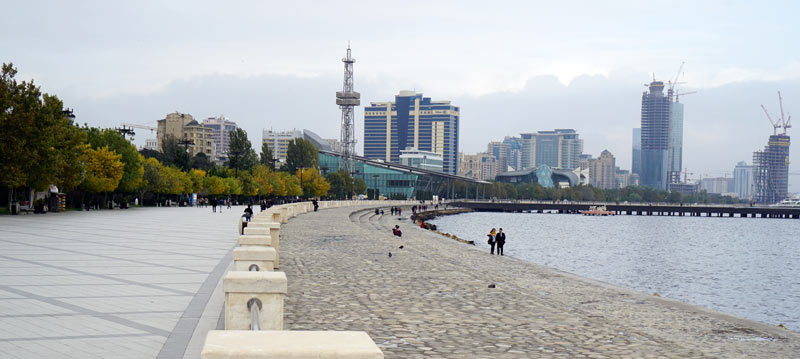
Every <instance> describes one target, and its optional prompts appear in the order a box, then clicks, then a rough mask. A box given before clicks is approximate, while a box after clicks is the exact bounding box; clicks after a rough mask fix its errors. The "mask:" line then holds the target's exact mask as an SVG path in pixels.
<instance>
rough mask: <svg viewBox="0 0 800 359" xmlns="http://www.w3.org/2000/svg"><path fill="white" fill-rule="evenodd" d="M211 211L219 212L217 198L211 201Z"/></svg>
mask: <svg viewBox="0 0 800 359" xmlns="http://www.w3.org/2000/svg"><path fill="white" fill-rule="evenodd" d="M211 212H217V200H213V201H211Z"/></svg>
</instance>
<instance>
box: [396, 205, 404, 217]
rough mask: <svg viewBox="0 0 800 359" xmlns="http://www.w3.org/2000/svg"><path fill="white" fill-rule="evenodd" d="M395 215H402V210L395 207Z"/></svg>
mask: <svg viewBox="0 0 800 359" xmlns="http://www.w3.org/2000/svg"><path fill="white" fill-rule="evenodd" d="M397 215H398V216H402V215H403V210H402V209H400V207H397Z"/></svg>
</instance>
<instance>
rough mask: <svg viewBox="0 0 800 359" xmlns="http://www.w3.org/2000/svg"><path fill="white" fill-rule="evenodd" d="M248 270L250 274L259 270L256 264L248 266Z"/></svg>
mask: <svg viewBox="0 0 800 359" xmlns="http://www.w3.org/2000/svg"><path fill="white" fill-rule="evenodd" d="M248 270H249V271H251V272H258V271H260V270H261V269H259V268H258V264H255V263H253V264H251V265H250V268H248Z"/></svg>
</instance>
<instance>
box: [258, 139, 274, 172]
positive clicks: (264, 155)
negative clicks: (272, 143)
mask: <svg viewBox="0 0 800 359" xmlns="http://www.w3.org/2000/svg"><path fill="white" fill-rule="evenodd" d="M259 162H260V163H261V164H262V165H264V166H270V168H275V154H273V153H272V149H271V148H270V147H269V146H268V145H267V143H266V142H264V143H262V144H261V158H260V160H259Z"/></svg>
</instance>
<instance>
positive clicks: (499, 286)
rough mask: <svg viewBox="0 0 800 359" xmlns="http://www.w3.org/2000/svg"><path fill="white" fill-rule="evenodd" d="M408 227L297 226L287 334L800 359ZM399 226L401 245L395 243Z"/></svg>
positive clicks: (711, 315) (339, 218)
mask: <svg viewBox="0 0 800 359" xmlns="http://www.w3.org/2000/svg"><path fill="white" fill-rule="evenodd" d="M371 208H374V207H371ZM331 223H333V224H331ZM410 223H411V222H410V221H409V219H408V218H407V217H406V218H399V217H397V216H391V215H384V216H380V215H378V216H376V215H374V214H372V213H370V210H369V209H368V208H364V209H360V210H356V209H349V210H333V211H332V212H328V213H324V212H321V213H315V214H306V215H303V216H301V217H298V220H297V221H290V222H289V224H288V225H287V228H286V236H287V237H286V238H287V240H286V241H285V242H284V241H282V247H283V249H282V250H283V253H284V254H285V256H286V258H288V260H287V266H286V267H285V268H282V270H285V271H286V273H287V276H289V277H290V282H289V283H290V285H289V291H290V293H303V295H291V294H290V295H289V296H287V302H286V311H287V322H286V329H293V330H311V329H313V330H323V329H337V330H366V331H367V332H368V333H369V334H370V336H371V337H372V338H373V340H375V342H376V343H378V345H379V346H380V347H381V348H382V350H384V352H385V353H386V354H387V357H390V356H391V355H393V354H395V355H397V356H400V357H410V356H437V355H438V356H440V357H463V356H470V357H528V356H531V355H538V356H545V357H549V356H564V355H566V356H569V357H581V356H590V355H605V356H609V357H620V356H628V357H645V356H658V357H697V356H714V357H742V356H744V357H748V356H749V357H785V358H791V357H796V353H798V352H800V335H798V334H797V333H796V332H793V331H790V330H787V329H781V328H779V327H776V326H770V325H767V324H763V323H759V322H754V321H752V320H748V319H742V318H738V317H734V316H731V315H729V314H725V313H721V312H718V311H714V310H710V309H707V308H703V307H699V306H696V305H691V304H686V303H683V302H680V301H677V300H673V299H668V298H660V297H654V296H652V295H646V294H644V293H641V292H637V291H635V290H631V289H627V288H623V287H619V286H616V285H612V284H609V283H605V282H601V281H597V280H592V279H589V278H585V277H580V276H577V275H575V274H571V273H567V272H563V271H559V270H556V269H552V268H549V267H544V266H542V265H538V264H535V263H530V262H527V261H524V260H522V259H518V258H512V257H496V256H490V255H489V254H488V253H485V252H484V251H482V250H480V249H478V248H474V247H473V248H472V249H471V250H469V249H467V248H470V247H469V246H466V247H465V246H463V245H462V244H461V243H455V242H454V241H451V240H443V238H442V237H441V236H440V235H438V234H436V233H432V232H430V231H427V230H423V229H420V228H419V227H416V226H415V228H416V229H413V228H408V226H409V225H410ZM326 224H328V225H326ZM395 224H399V225H400V226H401V229H403V238H402V239H398V238H396V237H394V236H392V235H391V232H390V230H389V229H390V228H391V227H393V226H394V225H395ZM316 228H326V229H325V230H324V231H319V230H318V229H316ZM320 232H325V233H320ZM282 238H284V236H283V234H282ZM284 243H285V244H284ZM400 243H402V245H403V246H404V247H405V248H404V249H398V248H399V247H398V245H399V244H400ZM387 252H391V253H393V254H394V256H392V257H387V255H386V253H387ZM315 273H316V274H315ZM323 273H324V274H323ZM489 284H495V285H496V288H491V287H489V288H487V285H489ZM498 335H499V337H500V339H501V340H499V342H498V341H496V340H494V338H496V337H497V336H498Z"/></svg>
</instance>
